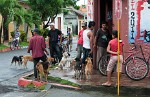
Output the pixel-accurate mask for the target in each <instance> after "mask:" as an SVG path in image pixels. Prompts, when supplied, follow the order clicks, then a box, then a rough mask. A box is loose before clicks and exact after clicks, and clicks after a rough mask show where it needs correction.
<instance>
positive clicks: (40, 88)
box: [26, 83, 46, 90]
mask: <svg viewBox="0 0 150 97" xmlns="http://www.w3.org/2000/svg"><path fill="white" fill-rule="evenodd" d="M26 88H28V89H38V90H45V88H46V85H42V86H39V87H36V86H35V85H34V84H33V83H30V84H28V85H27V87H26Z"/></svg>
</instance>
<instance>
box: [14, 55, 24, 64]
mask: <svg viewBox="0 0 150 97" xmlns="http://www.w3.org/2000/svg"><path fill="white" fill-rule="evenodd" d="M22 57H23V56H19V57H18V56H14V57H13V58H12V61H11V65H12V64H13V63H14V62H15V66H16V62H18V65H19V66H20V65H22Z"/></svg>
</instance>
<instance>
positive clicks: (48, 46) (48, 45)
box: [48, 31, 50, 48]
mask: <svg viewBox="0 0 150 97" xmlns="http://www.w3.org/2000/svg"><path fill="white" fill-rule="evenodd" d="M48 48H50V31H49V32H48Z"/></svg>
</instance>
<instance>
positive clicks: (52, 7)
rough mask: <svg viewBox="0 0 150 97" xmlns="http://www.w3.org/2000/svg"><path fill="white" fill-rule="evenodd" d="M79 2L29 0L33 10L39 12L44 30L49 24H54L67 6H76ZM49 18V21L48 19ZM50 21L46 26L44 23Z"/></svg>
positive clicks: (70, 0) (67, 0)
mask: <svg viewBox="0 0 150 97" xmlns="http://www.w3.org/2000/svg"><path fill="white" fill-rule="evenodd" d="M76 2H77V0H29V2H28V3H29V5H30V7H31V9H32V10H33V11H35V12H38V16H40V17H41V20H42V22H43V28H47V27H48V23H50V22H53V21H54V19H55V18H56V17H57V14H59V13H61V12H62V10H63V8H66V7H67V6H73V7H75V6H76ZM48 18H49V19H48ZM47 19H48V22H47V23H46V24H45V23H44V21H46V20H47Z"/></svg>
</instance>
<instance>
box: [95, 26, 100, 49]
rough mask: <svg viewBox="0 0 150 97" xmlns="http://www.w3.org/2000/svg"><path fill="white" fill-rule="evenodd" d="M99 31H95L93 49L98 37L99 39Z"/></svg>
mask: <svg viewBox="0 0 150 97" xmlns="http://www.w3.org/2000/svg"><path fill="white" fill-rule="evenodd" d="M99 31H100V29H98V30H97V32H96V35H95V38H94V47H96V46H97V40H98V37H99Z"/></svg>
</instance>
